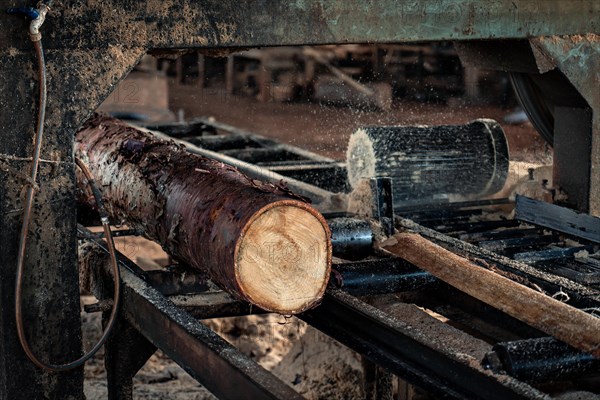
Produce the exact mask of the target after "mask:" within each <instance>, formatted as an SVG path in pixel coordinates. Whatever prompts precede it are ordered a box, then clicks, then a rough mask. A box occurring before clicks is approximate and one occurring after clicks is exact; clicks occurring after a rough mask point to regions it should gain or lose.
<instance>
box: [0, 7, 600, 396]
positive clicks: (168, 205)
mask: <svg viewBox="0 0 600 400" xmlns="http://www.w3.org/2000/svg"><path fill="white" fill-rule="evenodd" d="M13 3H15V2H12V1H11V2H7V1H5V2H2V5H3V6H4V8H5V9H7V10H8V11H9V13H7V14H5V15H3V16H2V19H1V20H0V21H1V24H0V33H1V36H0V44H1V45H2V55H1V56H0V63H1V65H2V73H1V74H0V79H1V83H0V87H1V88H2V90H1V92H0V93H1V95H0V96H1V97H0V104H1V105H2V113H1V114H0V124H1V127H2V131H1V133H0V146H1V149H0V184H1V185H2V190H1V191H0V207H1V208H0V215H1V220H0V226H1V230H0V243H1V246H2V247H1V248H0V309H1V310H2V313H1V314H0V399H18V398H27V399H34V398H35V399H37V398H50V399H78V398H83V370H82V368H81V365H82V363H83V362H84V361H85V359H87V357H88V355H83V356H82V346H81V324H80V321H79V318H80V317H79V285H78V282H79V280H80V275H81V277H82V279H81V280H82V282H83V284H84V286H85V287H86V289H89V290H91V291H92V292H93V293H94V295H95V296H96V297H97V298H98V299H99V301H98V303H96V304H94V305H92V306H90V307H88V308H87V309H88V311H96V312H99V311H102V312H103V321H104V325H105V328H106V330H105V335H104V336H103V337H102V340H101V341H100V342H99V343H98V344H97V345H96V346H95V348H94V349H93V351H95V350H96V349H97V348H98V347H99V346H100V345H102V344H105V365H106V371H107V381H108V396H109V398H111V399H128V398H132V393H133V385H132V378H133V377H134V376H135V374H136V373H137V371H138V370H139V369H140V368H141V367H142V366H143V365H144V363H145V362H146V361H147V360H148V358H149V357H150V356H151V355H152V354H153V353H154V352H155V351H156V350H157V349H160V350H162V351H163V352H164V353H165V354H166V355H167V356H168V357H170V358H171V359H173V360H174V361H175V362H177V363H178V364H179V365H181V366H182V367H183V368H184V369H185V370H186V371H187V372H188V373H189V374H190V375H191V376H192V377H194V378H195V379H197V380H198V382H200V383H201V384H202V385H204V386H205V387H206V388H207V389H208V390H210V391H211V392H212V393H214V394H215V395H216V396H218V397H222V398H232V399H237V398H249V399H258V398H277V399H279V398H301V396H300V395H299V394H298V393H297V392H295V391H294V390H293V388H292V387H293V385H292V386H290V384H289V383H287V382H283V381H281V380H280V379H278V378H276V377H275V376H274V375H273V374H271V373H269V372H268V371H266V370H265V369H263V368H262V367H260V366H259V365H258V364H256V363H255V362H253V361H252V360H250V359H249V358H248V357H247V356H245V355H244V354H242V353H241V352H240V351H239V350H238V349H236V348H235V347H234V346H232V345H231V344H229V343H227V342H226V341H225V340H224V339H222V338H221V337H220V336H219V335H217V334H216V333H215V332H213V331H212V330H211V329H210V328H209V327H208V326H207V325H205V324H203V323H202V322H201V320H206V319H212V318H219V317H228V316H236V315H249V314H253V313H265V312H274V313H279V314H282V315H286V316H288V315H295V316H297V317H298V318H300V319H302V320H304V321H305V322H306V323H308V324H309V325H311V326H313V327H315V328H316V329H318V330H320V331H322V332H323V333H325V334H326V335H328V336H330V337H331V338H333V339H335V340H336V341H338V342H340V343H342V344H343V345H345V346H347V347H348V348H350V349H352V350H353V351H355V352H357V353H359V354H360V355H361V356H362V357H363V359H364V366H365V374H364V375H365V378H364V380H365V382H364V387H365V396H367V397H369V398H382V399H383V398H391V396H392V394H391V393H392V392H391V383H390V382H391V376H397V377H399V378H400V379H402V381H405V382H408V383H409V384H411V385H415V386H416V387H419V388H421V389H422V390H424V391H425V392H427V393H429V394H430V395H432V396H436V397H444V398H446V397H448V398H469V399H470V398H481V399H507V398H527V399H534V398H535V399H537V398H540V399H541V398H548V397H549V396H554V395H557V396H561V395H564V394H565V393H569V392H576V393H579V395H580V396H594V394H596V395H597V394H598V393H600V387H599V386H598V380H597V379H598V372H600V371H599V368H600V362H598V357H599V356H600V329H598V328H599V327H600V320H598V317H597V316H596V314H597V310H598V307H599V302H600V286H598V284H599V283H600V275H599V273H600V272H599V268H600V267H599V264H600V260H599V259H598V256H597V254H596V255H595V254H594V253H598V251H599V245H600V223H599V219H598V217H599V216H600V173H599V171H598V169H599V168H600V117H599V114H598V113H599V112H600V98H599V93H600V91H599V90H598V87H599V86H598V84H599V83H598V73H599V71H600V44H599V41H598V36H597V34H596V33H597V32H598V31H599V30H600V4H598V2H596V1H592V0H589V1H588V0H579V1H568V0H551V1H540V0H512V1H505V0H496V1H490V2H486V3H483V2H477V1H471V0H419V1H406V2H395V1H380V2H368V1H359V0H352V1H344V2H341V1H314V2H304V1H301V2H277V3H276V2H263V1H244V2H223V1H203V2H190V1H171V2H160V1H147V2H117V1H105V2H93V1H83V2H72V1H56V2H54V3H53V4H50V3H51V2H44V1H42V2H41V3H40V4H38V5H37V6H36V7H23V5H22V4H13ZM15 15H16V16H15ZM17 17H18V18H17ZM42 24H43V25H42ZM432 40H437V41H440V40H444V41H452V42H454V47H455V49H456V51H457V52H458V54H459V56H460V58H461V60H462V62H463V64H465V65H477V66H481V67H485V68H492V69H498V70H503V71H508V72H509V73H510V76H511V80H512V85H513V87H514V89H515V92H516V94H517V97H518V98H519V100H520V103H521V104H522V106H523V108H524V109H525V111H526V112H527V114H528V116H529V119H530V120H531V121H532V123H533V124H534V126H535V127H536V129H537V130H538V132H539V133H540V134H541V135H542V136H543V138H544V139H545V140H546V141H547V142H548V143H549V145H551V146H552V149H553V163H554V166H553V186H552V187H546V188H545V189H547V190H546V191H547V192H548V193H549V196H550V197H549V198H546V200H550V202H553V203H555V204H550V202H543V201H539V200H536V199H531V198H528V197H524V196H516V197H515V198H490V195H492V194H494V193H495V192H497V191H498V190H499V189H500V188H501V187H502V186H503V183H504V181H505V179H506V174H507V168H508V158H509V156H508V147H507V144H506V139H505V137H504V133H503V131H502V128H501V126H500V125H499V124H498V123H497V122H495V121H492V120H489V119H484V118H485V117H486V116H485V115H482V116H481V119H478V120H476V121H473V122H471V123H469V124H466V125H461V126H448V125H442V124H439V125H436V126H402V127H380V126H377V127H364V128H363V129H360V130H359V131H357V132H355V133H354V134H353V136H352V139H351V141H350V145H349V148H348V157H347V160H346V162H345V163H343V162H339V161H336V160H333V159H330V158H327V157H323V156H320V155H317V154H315V153H312V152H309V151H306V150H304V149H301V148H298V147H296V146H291V145H286V144H282V143H279V142H277V141H274V140H272V139H268V138H265V137H264V136H260V135H257V134H253V133H250V132H247V131H245V130H243V129H239V128H235V127H232V126H229V125H226V124H222V123H219V122H217V121H214V120H208V119H195V120H191V121H187V122H179V123H171V124H152V125H151V124H146V125H145V126H132V125H129V124H126V123H124V122H122V121H118V120H115V119H113V118H110V117H106V116H102V115H93V111H94V110H95V109H96V108H97V107H98V105H99V104H100V103H102V101H103V100H104V99H105V98H106V97H107V96H108V95H109V94H110V93H111V91H112V90H113V89H114V88H115V86H116V85H117V84H118V82H119V81H121V80H122V79H123V78H124V77H125V76H126V75H127V74H128V72H129V71H130V70H131V69H132V68H133V67H134V66H135V65H136V64H137V63H138V62H139V60H140V59H141V58H142V57H143V56H145V55H146V54H148V53H150V54H154V55H156V56H161V55H165V54H169V53H177V52H178V51H180V50H182V49H200V50H201V51H204V52H213V51H216V50H215V49H217V50H218V51H219V52H222V53H224V54H227V53H229V52H233V51H236V50H238V49H241V48H255V47H265V46H267V47H272V46H282V45H317V44H332V43H410V42H422V41H432ZM331 71H332V73H333V74H334V75H339V74H338V73H337V72H335V70H334V69H331ZM363 89H364V88H363ZM364 90H367V89H364ZM46 109H47V110H46ZM32 138H33V140H32ZM42 139H43V140H42ZM349 192H351V193H350V194H348V193H349ZM78 203H79V207H80V210H79V212H78V211H77V207H78ZM498 206H502V207H505V208H508V209H510V210H513V211H514V212H513V213H512V215H511V218H488V217H489V216H490V214H491V213H490V210H491V208H490V207H498ZM98 216H99V218H98ZM123 223H124V224H126V225H127V226H128V228H127V229H117V230H115V229H114V227H113V228H112V229H111V228H110V225H111V224H112V225H115V224H123ZM90 224H97V225H102V226H103V228H104V231H103V232H100V233H99V232H91V231H90V230H89V229H88V228H87V227H86V225H87V226H89V225H90ZM135 234H141V235H144V236H146V237H148V238H150V239H153V240H155V241H157V242H159V243H160V244H161V245H162V246H163V248H164V249H165V250H166V251H167V252H168V253H169V254H170V256H172V257H173V258H174V259H175V260H177V261H178V262H179V263H178V265H177V266H176V267H172V268H167V269H162V270H158V271H145V270H144V269H142V268H140V266H138V265H137V264H136V263H135V262H133V261H132V260H130V259H128V258H127V257H126V256H125V255H123V254H121V253H119V252H118V251H116V250H115V248H114V243H113V239H112V237H113V236H116V235H135ZM78 239H79V240H80V241H82V242H85V243H86V244H85V245H84V246H83V247H85V249H83V248H82V249H80V251H79V253H80V254H79V256H80V257H79V261H78V257H77V253H78V249H77V243H78ZM84 250H85V251H84ZM15 277H16V279H15ZM390 295H394V296H393V299H394V303H393V304H384V303H382V302H379V301H378V299H380V298H384V297H385V296H388V297H387V298H389V296H390ZM415 305H417V306H418V307H416V306H415ZM442 308H443V309H444V310H445V314H446V315H444V317H443V318H441V317H440V318H437V317H433V316H432V314H431V313H427V312H425V311H424V310H441V309H442ZM93 351H92V352H93ZM73 360H76V361H73ZM582 398H585V397H582Z"/></svg>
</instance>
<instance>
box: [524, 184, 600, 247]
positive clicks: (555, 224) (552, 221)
mask: <svg viewBox="0 0 600 400" xmlns="http://www.w3.org/2000/svg"><path fill="white" fill-rule="evenodd" d="M515 218H516V219H518V220H519V221H524V222H528V223H531V224H534V225H538V226H542V227H544V228H549V229H554V230H556V231H559V232H562V233H565V234H567V235H571V236H575V237H578V238H581V239H586V240H589V241H591V242H594V243H600V218H598V217H594V216H592V215H589V214H584V213H579V212H577V211H574V210H571V209H569V208H565V207H560V206H557V205H554V204H550V203H546V202H543V201H538V200H533V199H530V198H528V197H525V196H519V195H517V198H516V202H515Z"/></svg>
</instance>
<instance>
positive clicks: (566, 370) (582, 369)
mask: <svg viewBox="0 0 600 400" xmlns="http://www.w3.org/2000/svg"><path fill="white" fill-rule="evenodd" d="M494 355H495V356H496V357H497V359H498V360H499V361H500V364H501V365H500V366H501V369H503V370H504V371H506V372H507V373H508V374H509V375H511V376H513V377H515V378H517V379H519V380H524V381H550V380H554V379H557V378H560V379H568V378H575V377H582V376H584V375H585V374H593V373H598V372H599V371H600V360H599V359H597V358H595V357H594V356H593V355H591V354H589V353H584V352H582V351H579V350H577V349H574V348H573V347H571V346H569V345H568V344H566V343H564V342H561V341H558V340H556V339H554V338H552V337H543V338H537V339H527V340H517V341H512V342H503V343H498V344H496V345H495V346H494V347H493V349H492V353H491V354H488V355H486V358H485V359H484V365H488V366H489V367H490V368H492V369H494V367H495V368H497V367H498V366H494V365H493V364H494V362H493V360H494V358H495V357H494Z"/></svg>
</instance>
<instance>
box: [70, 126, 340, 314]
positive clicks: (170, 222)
mask: <svg viewBox="0 0 600 400" xmlns="http://www.w3.org/2000/svg"><path fill="white" fill-rule="evenodd" d="M75 154H76V156H77V157H79V158H81V159H82V160H83V161H84V162H85V163H86V164H87V165H88V167H89V169H90V171H91V172H92V174H93V176H94V177H95V178H96V180H97V181H99V182H100V183H101V188H102V192H103V196H104V199H105V202H106V208H107V211H108V212H109V214H110V216H111V218H112V219H113V220H114V221H115V222H118V223H124V224H127V225H129V226H130V227H132V228H136V229H139V230H140V231H142V232H144V235H145V236H147V237H148V238H149V239H152V240H154V241H156V242H158V243H160V244H161V245H162V246H163V248H164V249H165V251H167V253H169V254H170V255H171V256H173V257H174V258H175V259H178V260H180V261H181V262H182V263H184V264H187V265H189V266H191V267H194V268H197V269H200V270H202V271H204V272H205V273H206V274H207V275H208V276H209V277H210V278H211V279H212V280H213V281H214V282H215V283H217V284H218V285H219V286H220V287H222V288H223V289H224V290H226V291H227V292H229V293H230V294H232V295H234V296H235V297H237V298H238V299H241V300H244V301H248V302H250V303H252V304H255V305H256V306H258V307H260V308H262V309H263V310H266V311H271V312H277V313H280V314H284V315H291V314H296V313H300V312H302V311H305V310H307V309H309V308H311V307H313V306H315V305H316V304H318V302H319V301H320V299H321V297H322V296H323V293H324V291H325V288H326V285H327V282H328V279H329V273H330V269H331V240H330V231H329V228H328V227H327V223H326V222H325V220H324V218H323V217H322V216H321V214H320V213H319V212H318V211H316V210H315V209H314V208H313V207H311V206H310V205H309V204H308V203H307V199H305V198H303V197H301V196H298V195H295V194H294V193H292V192H291V191H290V190H289V189H287V188H286V187H285V186H284V185H283V184H272V183H263V182H260V181H257V180H254V179H251V178H249V177H248V176H246V175H244V174H243V173H241V172H240V171H239V170H237V169H236V168H234V167H232V166H229V165H226V164H223V163H222V162H218V161H216V160H213V159H210V158H207V157H202V156H198V155H194V154H190V153H189V152H187V151H186V150H185V148H183V147H182V146H180V145H177V144H176V143H174V142H173V141H167V140H160V139H158V138H157V137H155V136H154V135H153V134H152V133H149V132H147V131H141V130H138V129H136V128H134V127H132V126H129V125H127V124H125V123H123V122H120V121H118V120H115V119H112V118H108V117H105V116H101V115H95V116H94V117H92V118H91V119H90V120H89V121H88V122H86V124H85V125H84V126H83V128H82V129H81V130H80V131H79V132H78V133H77V135H76V142H75ZM83 183H84V182H83V181H81V182H79V183H78V186H79V187H80V188H83V187H84V186H83ZM80 200H81V201H83V202H84V203H87V204H88V205H90V202H89V201H88V198H87V196H86V195H85V193H81V195H80Z"/></svg>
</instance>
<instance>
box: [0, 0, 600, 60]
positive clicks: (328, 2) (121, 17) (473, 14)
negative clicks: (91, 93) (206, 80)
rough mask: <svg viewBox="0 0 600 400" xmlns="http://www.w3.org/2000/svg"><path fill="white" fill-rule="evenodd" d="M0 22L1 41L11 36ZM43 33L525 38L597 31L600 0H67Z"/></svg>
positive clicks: (145, 42) (163, 39) (174, 39)
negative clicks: (99, 0) (138, 0)
mask: <svg viewBox="0 0 600 400" xmlns="http://www.w3.org/2000/svg"><path fill="white" fill-rule="evenodd" d="M2 23H3V20H2V19H0V44H3V43H5V42H6V41H7V39H9V38H10V37H12V36H13V33H14V32H11V29H10V28H11V27H8V28H9V29H6V28H7V27H5V26H2V25H1V24H2ZM17 25H18V24H17ZM17 31H18V33H19V34H20V33H21V32H22V30H17ZM45 32H51V34H50V36H46V37H45V44H46V47H48V48H52V47H55V48H77V47H79V48H81V47H87V48H90V47H106V46H108V45H109V44H113V45H119V46H124V47H149V48H173V47H180V48H183V47H255V46H267V45H298V44H317V43H347V42H354V43H361V42H404V41H425V40H468V39H500V38H530V37H535V36H550V35H567V34H585V33H589V32H600V1H598V0H485V1H482V0H378V1H372V0H320V1H316V0H315V1H310V0H293V1H275V0H238V1H232V0H229V1H224V0H204V1H193V0H171V1H158V0H148V1H144V2H137V1H132V2H122V1H117V0H106V1H101V2H98V1H95V0H83V1H81V0H80V1H74V0H66V1H63V2H60V3H59V5H57V7H56V12H55V14H54V15H53V16H52V17H51V18H49V19H48V21H47V26H45Z"/></svg>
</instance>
